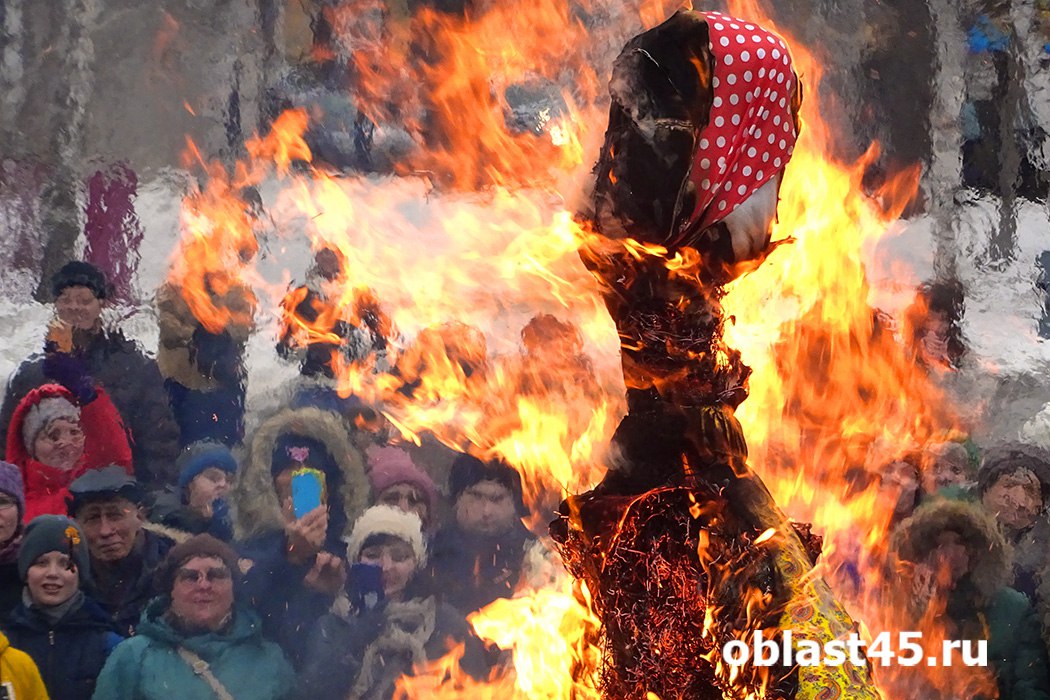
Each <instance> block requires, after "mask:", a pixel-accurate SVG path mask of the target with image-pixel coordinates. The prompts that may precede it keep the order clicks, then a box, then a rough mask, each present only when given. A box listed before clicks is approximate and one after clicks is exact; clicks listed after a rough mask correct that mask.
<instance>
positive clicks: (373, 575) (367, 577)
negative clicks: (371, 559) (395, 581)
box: [346, 562, 383, 613]
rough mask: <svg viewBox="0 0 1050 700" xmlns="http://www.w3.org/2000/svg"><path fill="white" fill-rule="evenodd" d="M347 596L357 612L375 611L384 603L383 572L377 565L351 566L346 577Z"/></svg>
mask: <svg viewBox="0 0 1050 700" xmlns="http://www.w3.org/2000/svg"><path fill="white" fill-rule="evenodd" d="M346 596H347V597H348V598H349V599H350V605H351V606H353V608H354V610H356V611H357V612H359V613H360V612H364V611H366V610H374V609H375V608H376V607H378V606H379V604H380V603H382V602H383V570H382V569H381V568H380V567H378V566H376V565H375V564H365V563H364V562H357V563H356V564H351V565H350V571H349V572H347V575H346Z"/></svg>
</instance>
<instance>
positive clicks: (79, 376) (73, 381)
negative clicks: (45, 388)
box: [43, 352, 98, 406]
mask: <svg viewBox="0 0 1050 700" xmlns="http://www.w3.org/2000/svg"><path fill="white" fill-rule="evenodd" d="M43 371H44V376H45V377H47V378H48V379H51V380H53V381H55V382H57V383H58V384H61V385H62V386H64V387H65V388H66V389H69V392H70V393H71V394H73V396H75V397H76V399H77V401H78V402H80V405H81V406H83V405H85V404H89V403H91V402H92V401H94V400H95V397H96V396H97V395H98V394H97V393H96V392H95V382H94V380H93V379H92V378H91V375H90V374H88V369H87V365H86V364H84V361H83V360H81V359H80V358H79V357H77V356H76V355H71V354H69V353H66V352H49V353H48V354H47V356H45V357H44V365H43Z"/></svg>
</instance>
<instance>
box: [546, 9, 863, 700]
mask: <svg viewBox="0 0 1050 700" xmlns="http://www.w3.org/2000/svg"><path fill="white" fill-rule="evenodd" d="M610 91H611V93H612V105H611V109H610V115H609V125H608V129H607V131H606V136H605V143H604V146H603V148H602V152H601V155H600V158H599V162H598V166H597V181H596V185H595V188H594V193H593V200H592V205H593V208H592V210H591V211H589V212H587V216H586V217H585V218H586V219H587V220H588V223H589V228H590V229H591V230H592V231H593V232H594V234H595V235H594V236H593V237H592V238H591V239H590V240H589V241H588V242H587V244H586V245H584V246H581V251H580V254H581V257H582V258H583V260H584V262H585V264H586V265H587V267H588V269H590V271H591V272H592V273H593V274H594V275H595V276H596V277H597V278H598V279H599V281H600V282H601V283H602V285H603V291H604V297H605V302H606V305H607V307H608V309H609V312H610V315H611V316H612V318H613V320H614V322H615V323H616V327H617V330H618V331H619V334H620V337H621V346H622V366H623V372H624V378H625V382H626V386H627V403H628V414H627V415H626V417H624V419H623V420H622V422H621V423H620V425H619V427H618V429H617V431H616V433H615V435H614V437H613V441H614V444H615V446H616V447H617V448H618V452H619V455H620V464H618V465H615V466H616V468H613V469H610V471H609V472H608V473H607V475H606V476H605V478H604V479H603V480H602V482H601V483H600V484H598V486H596V487H595V488H594V489H592V490H591V491H589V492H587V493H584V494H582V495H579V496H574V497H570V498H569V499H567V500H566V501H564V502H563V504H562V507H561V517H560V518H559V519H558V520H556V521H555V522H554V523H552V526H551V531H552V535H553V537H554V539H555V541H556V542H558V544H559V546H560V548H561V553H562V557H563V559H564V560H565V562H566V564H567V566H568V568H569V569H570V571H571V572H572V573H573V574H574V575H575V576H576V577H577V578H579V579H581V580H582V581H584V582H585V583H586V584H587V588H588V589H589V591H590V593H591V595H592V596H593V601H594V607H595V609H596V611H597V613H598V614H599V616H600V618H601V621H602V625H603V644H604V653H605V657H606V663H605V665H604V669H603V675H602V685H603V692H604V693H605V694H606V696H607V697H616V698H652V697H654V696H655V697H659V698H664V699H667V698H676V697H688V698H692V699H695V700H703V699H705V698H712V699H714V698H722V697H724V696H725V697H739V698H744V697H767V698H769V697H775V698H817V697H821V698H826V697H848V698H853V699H855V700H856V699H860V700H863V699H866V698H877V697H879V695H878V692H877V691H876V690H875V687H874V683H873V681H872V679H871V677H870V674H869V672H868V671H867V669H866V668H865V667H861V666H858V665H853V664H851V663H849V662H848V661H847V663H846V664H843V665H841V666H837V667H836V666H819V665H817V666H799V667H796V668H791V667H790V664H789V665H785V666H783V667H780V668H774V669H765V670H763V669H759V668H756V667H754V666H752V667H743V668H736V667H732V668H731V667H729V666H727V665H726V664H725V662H724V661H723V659H722V649H723V646H724V645H725V644H726V643H727V642H728V641H731V640H734V639H740V640H743V641H745V642H748V643H750V642H751V636H752V635H754V633H755V632H757V631H758V630H762V631H763V632H764V635H765V637H766V638H769V637H770V636H771V635H772V636H775V637H779V636H780V635H781V634H782V633H783V632H785V631H787V630H790V631H791V632H792V636H793V639H794V640H795V644H796V645H797V644H798V642H799V641H800V640H803V639H804V640H810V641H813V642H817V643H820V644H823V643H826V642H828V641H831V640H833V639H836V638H844V637H845V636H846V635H848V634H849V633H850V632H852V631H854V629H855V627H854V625H853V622H852V621H851V620H850V618H849V616H848V615H847V613H846V612H845V610H844V609H843V608H842V606H841V605H840V604H839V603H838V602H837V601H836V600H835V598H834V597H833V595H832V594H831V592H830V590H829V589H828V587H827V585H826V584H825V583H824V582H823V581H822V580H821V579H820V578H819V577H818V576H816V575H815V574H814V573H813V567H814V562H815V559H816V557H817V555H818V554H819V547H820V545H819V540H818V539H817V538H814V537H812V536H810V535H809V534H808V530H806V529H805V528H801V527H797V526H795V525H793V524H792V523H790V522H789V521H788V519H787V517H786V516H785V515H784V514H783V513H782V512H781V511H780V510H779V508H778V507H777V505H776V503H775V502H774V501H773V498H772V496H771V495H770V493H769V491H768V489H767V488H766V487H765V485H764V484H763V483H762V481H761V480H760V479H759V478H758V476H757V475H756V474H755V473H754V472H752V471H751V470H750V468H749V467H748V465H747V445H746V442H745V439H744V435H743V432H742V429H741V427H740V424H739V423H738V421H737V420H736V418H735V417H734V410H735V409H736V407H737V406H739V405H740V403H741V402H742V401H743V400H744V399H745V398H746V396H747V378H748V374H749V373H750V369H749V368H748V367H747V366H745V365H744V364H743V362H742V360H741V357H740V354H739V353H738V352H736V351H734V350H732V349H731V348H729V347H728V346H727V345H726V343H725V341H724V340H723V327H724V324H725V320H726V319H725V317H724V314H723V311H722V308H721V304H720V301H721V298H722V296H723V288H724V286H725V285H726V284H727V283H728V282H730V281H731V280H733V279H734V278H736V277H738V276H739V275H740V274H742V273H744V272H746V271H747V270H750V269H754V267H756V266H757V265H759V264H760V263H761V262H762V260H763V259H764V258H765V257H766V256H767V255H769V254H770V253H771V252H772V250H773V249H774V248H775V247H776V246H777V244H778V243H771V241H770V225H771V223H772V221H773V219H774V217H775V215H776V204H777V192H778V189H779V184H780V180H781V178H782V176H783V172H784V166H785V165H786V164H787V161H788V159H789V158H790V155H791V150H792V148H793V145H794V143H795V139H796V138H797V134H798V127H799V122H798V110H799V107H800V105H801V98H802V91H801V86H800V85H799V82H798V78H797V76H796V75H795V73H794V71H793V69H792V66H791V60H790V55H789V52H788V49H787V46H786V45H785V43H784V42H783V40H782V39H781V38H780V37H778V36H776V35H775V34H772V33H770V32H768V31H766V30H764V29H762V28H761V27H759V26H756V25H754V24H753V23H750V22H747V21H745V20H738V19H733V18H729V17H727V16H725V15H721V14H719V13H699V12H692V11H680V12H678V13H676V14H675V15H674V16H673V17H671V18H670V19H669V20H667V21H666V22H664V23H663V24H661V25H659V26H657V27H655V28H653V29H651V30H649V31H647V32H645V33H643V34H641V35H639V36H637V37H635V38H634V39H632V40H631V41H630V42H628V44H627V45H626V47H625V48H624V49H623V51H622V52H621V53H620V55H619V57H618V58H617V60H616V63H615V65H614V69H613V75H612V80H611V83H610Z"/></svg>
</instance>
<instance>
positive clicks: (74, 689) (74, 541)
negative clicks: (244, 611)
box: [4, 515, 122, 700]
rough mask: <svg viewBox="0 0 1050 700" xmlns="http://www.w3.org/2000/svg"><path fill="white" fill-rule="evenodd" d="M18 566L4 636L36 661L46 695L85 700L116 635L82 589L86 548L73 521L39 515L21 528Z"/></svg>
mask: <svg viewBox="0 0 1050 700" xmlns="http://www.w3.org/2000/svg"><path fill="white" fill-rule="evenodd" d="M18 570H19V573H20V574H21V575H22V580H23V581H24V582H25V584H26V587H25V593H24V595H23V600H22V603H21V604H20V605H19V606H18V607H17V608H15V610H14V612H13V613H12V614H11V616H10V617H9V618H8V620H7V622H6V623H5V624H4V628H5V630H6V632H7V635H8V638H9V639H10V640H11V642H12V643H13V644H14V645H16V646H17V647H18V648H20V649H23V650H25V651H26V653H28V654H29V655H30V656H31V657H33V660H34V661H35V662H36V664H37V667H38V668H39V669H40V672H41V675H42V676H43V679H44V684H45V685H46V686H47V689H48V692H49V693H50V695H51V697H54V698H62V699H63V700H88V699H89V698H90V697H91V694H92V693H93V692H94V689H95V680H96V678H98V674H99V671H101V670H102V666H103V664H105V663H106V658H107V657H108V656H109V654H110V652H111V651H112V650H113V649H114V647H116V645H117V644H118V643H120V641H121V639H122V638H121V637H120V635H118V634H116V633H115V632H114V631H113V628H112V626H111V623H110V620H109V616H108V615H107V614H106V613H105V611H104V610H102V608H101V607H100V606H99V605H98V603H96V602H95V601H93V600H92V599H91V598H88V597H86V596H85V595H84V592H83V591H82V590H81V582H82V581H83V580H84V579H85V578H86V577H87V576H88V575H89V574H88V571H89V564H88V551H87V545H86V543H85V541H84V537H83V534H82V533H81V531H80V528H78V527H77V526H76V524H75V523H74V522H73V521H72V520H70V519H69V518H66V517H64V516H60V515H42V516H40V517H39V518H36V519H35V520H33V521H32V522H31V523H29V526H28V527H27V528H26V534H25V538H24V539H23V542H22V551H21V553H20V554H19V557H18Z"/></svg>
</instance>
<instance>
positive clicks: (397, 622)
mask: <svg viewBox="0 0 1050 700" xmlns="http://www.w3.org/2000/svg"><path fill="white" fill-rule="evenodd" d="M421 525H422V524H421V523H420V520H419V517H418V516H417V515H415V514H414V513H407V512H405V511H403V510H400V509H398V508H393V507H391V506H385V505H379V506H373V507H372V508H369V509H368V510H366V511H365V512H364V514H363V515H362V516H361V517H360V518H359V519H358V520H357V522H356V523H355V524H354V528H353V531H352V532H351V533H350V537H349V539H348V543H347V550H346V554H347V560H348V561H351V562H354V568H353V569H352V570H351V575H350V578H349V580H348V585H347V588H348V590H347V594H348V596H349V601H350V604H349V605H344V606H338V605H337V606H335V608H334V610H339V612H333V613H330V614H328V615H326V616H325V617H323V618H322V619H321V621H320V623H319V624H318V626H317V628H316V630H315V632H314V633H313V634H312V635H311V638H310V642H309V645H308V652H307V653H306V654H305V655H304V658H305V659H306V663H305V666H304V668H303V672H302V674H301V677H300V680H301V684H302V695H301V696H302V697H303V698H318V697H324V698H344V697H354V698H368V699H369V700H389V698H392V697H393V696H394V688H395V684H396V683H397V680H398V679H399V678H400V677H401V676H403V675H406V674H409V675H410V674H411V673H412V671H413V668H416V667H418V666H419V665H420V664H423V663H425V662H427V661H428V660H433V659H437V658H440V657H441V656H444V655H445V654H446V653H447V652H448V651H449V650H450V649H451V648H452V647H453V646H454V645H455V644H457V643H465V644H466V647H465V650H464V656H463V659H462V661H461V665H462V667H463V669H464V670H465V671H467V672H468V673H471V674H472V675H474V676H476V677H483V676H484V675H485V671H486V670H487V669H486V666H485V660H484V650H483V648H482V646H481V642H480V640H478V639H477V638H476V637H473V636H472V635H471V632H470V628H469V626H468V625H467V623H466V621H465V620H464V618H463V616H462V615H461V614H460V613H458V612H457V611H456V610H454V609H453V608H451V607H449V606H448V605H446V604H444V603H441V602H438V601H437V600H436V599H435V598H434V597H433V596H428V595H424V594H421V593H420V589H419V587H418V584H419V583H420V580H419V579H420V577H419V574H420V572H421V571H422V570H423V568H424V567H425V565H426V561H427V547H426V544H425V541H424V539H423V532H422V527H421ZM369 570H370V571H371V575H369Z"/></svg>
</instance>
